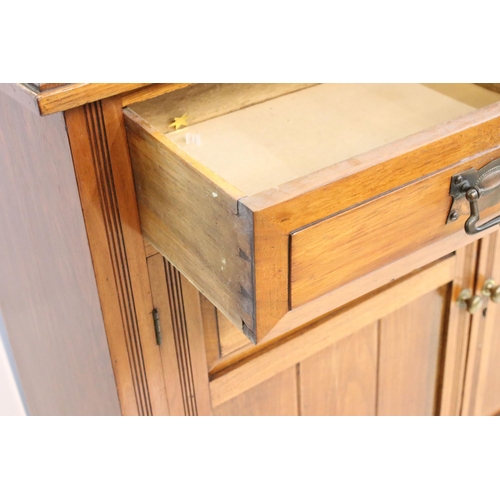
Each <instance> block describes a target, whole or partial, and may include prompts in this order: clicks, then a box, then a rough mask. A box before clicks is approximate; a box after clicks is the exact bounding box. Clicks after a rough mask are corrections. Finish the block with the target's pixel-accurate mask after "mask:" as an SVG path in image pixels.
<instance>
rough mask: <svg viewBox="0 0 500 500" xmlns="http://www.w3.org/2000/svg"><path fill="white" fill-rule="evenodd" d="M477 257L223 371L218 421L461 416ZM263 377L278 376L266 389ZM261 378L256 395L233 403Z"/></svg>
mask: <svg viewBox="0 0 500 500" xmlns="http://www.w3.org/2000/svg"><path fill="white" fill-rule="evenodd" d="M476 250H477V245H476V244H472V245H470V246H469V247H465V248H463V249H460V250H458V251H457V252H456V253H455V255H454V256H453V257H449V258H448V260H442V261H440V262H437V263H435V264H433V265H431V266H428V267H427V268H424V269H423V270H420V271H418V272H415V273H413V274H412V275H409V276H407V277H405V278H404V279H402V280H399V281H398V282H396V283H394V284H392V285H390V286H387V287H384V288H383V289H381V290H378V291H377V292H375V293H373V294H370V295H369V296H367V297H365V298H363V299H361V300H359V301H358V302H356V303H354V304H350V305H349V306H347V307H345V308H343V309H342V310H341V311H340V312H337V313H336V314H334V315H332V316H331V317H330V318H326V319H325V320H322V321H320V322H318V324H316V325H312V326H310V327H308V328H306V329H304V331H303V332H298V333H296V334H295V335H293V336H292V338H291V339H290V341H289V342H288V343H287V342H285V341H282V342H281V344H280V345H279V346H270V347H269V348H268V349H261V351H260V352H261V354H260V356H257V355H256V354H255V355H254V357H252V356H250V357H249V360H247V361H246V362H245V360H244V359H243V360H239V362H238V363H236V367H235V368H234V369H233V370H231V369H230V367H228V366H225V367H224V368H223V369H222V370H221V371H222V375H221V376H220V377H219V376H218V373H217V372H216V371H215V372H214V373H212V377H211V378H212V380H211V383H210V385H211V389H212V393H211V397H212V403H213V404H214V403H215V404H214V414H217V415H236V414H238V415H240V414H248V415H255V414H272V415H276V414H283V415H285V414H286V415H290V414H294V413H293V411H292V410H293V409H294V404H296V414H298V415H309V416H312V415H439V414H444V415H449V414H452V415H453V414H457V413H458V412H459V411H460V404H461V394H462V384H463V378H464V369H465V358H466V356H465V353H466V349H467V342H468V332H469V328H470V320H471V315H470V314H469V313H468V312H467V311H466V310H465V309H461V308H459V307H458V305H457V303H456V298H457V296H458V295H459V293H460V291H461V289H463V288H464V287H467V286H471V283H472V282H473V279H474V269H475V266H474V265H473V259H474V258H475V255H476ZM471 264H472V265H471ZM320 346H322V347H323V348H319V347H320ZM308 354H309V355H308ZM259 358H261V359H260V360H259ZM294 361H295V362H294ZM280 364H281V366H282V367H284V368H286V369H285V370H283V371H282V372H281V371H279V367H280ZM251 368H253V371H252V369H251ZM262 371H266V372H268V373H274V372H277V373H276V374H274V375H273V376H272V377H269V378H268V379H266V381H265V382H263V381H261V377H262ZM231 375H232V376H231ZM245 377H246V378H245ZM252 377H253V379H254V380H255V385H254V386H252V387H251V388H249V389H247V390H241V392H240V393H239V394H237V395H235V396H234V397H231V398H228V397H227V394H228V393H230V394H231V395H232V394H236V393H238V384H239V389H242V388H243V387H246V386H248V385H249V384H250V382H248V380H249V379H252ZM221 378H222V379H225V380H224V382H225V383H222V382H220V383H217V382H218V380H220V379H221ZM285 381H286V382H285ZM257 382H259V383H257ZM245 384H246V385H245ZM250 385H251V384H250ZM223 388H224V390H225V391H227V392H226V393H224V390H223ZM262 401H265V402H266V405H267V406H263V403H262ZM219 402H221V403H219ZM254 405H255V407H254ZM266 412H267V413H266ZM280 412H282V413H280Z"/></svg>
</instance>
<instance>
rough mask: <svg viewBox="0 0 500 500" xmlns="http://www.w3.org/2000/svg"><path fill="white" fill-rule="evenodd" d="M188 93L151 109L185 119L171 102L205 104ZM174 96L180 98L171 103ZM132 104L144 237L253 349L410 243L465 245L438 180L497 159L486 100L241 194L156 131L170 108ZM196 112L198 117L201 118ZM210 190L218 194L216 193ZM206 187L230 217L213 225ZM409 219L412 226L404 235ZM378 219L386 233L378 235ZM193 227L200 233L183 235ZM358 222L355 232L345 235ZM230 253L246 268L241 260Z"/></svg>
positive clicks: (495, 117)
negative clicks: (449, 219) (456, 240)
mask: <svg viewBox="0 0 500 500" xmlns="http://www.w3.org/2000/svg"><path fill="white" fill-rule="evenodd" d="M195 88H198V87H196V86H193V88H190V87H189V88H186V89H182V90H180V91H179V92H180V94H176V93H175V92H174V93H172V96H170V99H167V97H165V98H164V97H162V98H160V99H159V101H158V102H160V100H161V102H162V103H163V105H164V106H167V105H169V103H170V105H172V106H173V107H172V109H175V112H174V111H173V112H174V114H175V113H177V112H181V111H183V112H185V108H183V107H182V106H183V104H182V105H181V104H179V103H187V102H188V101H189V99H188V97H189V95H190V93H192V96H193V103H195V104H196V102H198V101H197V99H198V100H199V101H200V102H201V103H202V104H201V106H203V105H205V104H203V103H205V102H207V99H206V96H204V94H203V92H200V95H201V96H202V97H200V98H198V97H194V95H195V93H196V90H195ZM183 93H184V94H185V97H184V98H180V99H179V100H178V101H176V100H175V99H174V98H173V96H174V95H178V96H182V95H183ZM220 93H222V94H223V92H220ZM183 99H184V100H183ZM228 102H230V99H228ZM176 103H177V104H176ZM195 104H193V106H194V108H193V109H195V108H196V105H195ZM222 104H224V101H222ZM175 105H177V106H180V107H178V108H175ZM228 105H229V104H228ZM138 106H139V107H135V108H134V109H135V110H136V111H138V112H140V113H141V115H142V117H140V116H138V115H137V114H136V113H134V112H133V111H131V110H128V111H127V112H126V114H127V123H128V128H129V137H130V144H131V152H132V159H133V163H134V165H135V167H134V170H135V176H136V183H137V186H138V193H139V205H140V210H141V217H142V222H143V228H144V231H145V233H146V236H147V237H148V239H150V240H151V241H152V242H153V244H154V245H155V246H156V248H158V249H159V250H160V251H161V252H162V254H163V255H165V256H166V257H167V258H168V259H169V260H170V261H171V262H173V263H174V264H175V265H176V266H177V267H178V268H179V269H180V270H181V272H183V273H184V274H185V275H186V276H188V277H189V279H190V280H191V281H192V282H193V283H195V285H196V286H197V287H198V288H199V289H200V290H201V291H202V293H203V294H204V295H206V296H207V298H208V299H209V300H210V301H211V302H212V303H214V304H215V305H216V306H217V308H218V309H220V310H221V311H222V312H223V313H224V314H225V315H226V316H227V317H228V318H229V319H230V320H231V321H232V322H233V323H234V324H235V325H236V326H238V327H239V328H241V327H242V326H243V325H242V323H243V324H244V326H243V330H244V331H245V332H246V334H247V336H249V338H251V339H252V340H255V341H257V342H262V341H263V340H264V339H266V338H272V337H273V336H275V335H277V332H278V331H279V332H283V330H284V328H283V327H282V326H281V325H280V324H279V323H280V322H284V323H286V328H287V329H288V330H289V329H290V328H297V327H298V326H300V323H299V321H302V324H304V323H305V322H307V321H310V320H312V319H314V315H311V316H310V317H304V315H303V314H302V313H301V314H298V315H294V314H290V313H293V311H294V309H295V308H297V307H300V306H304V305H305V304H308V303H309V302H311V301H312V300H315V299H319V298H320V297H322V296H324V295H325V294H327V293H330V292H331V291H332V290H335V289H336V288H338V287H340V286H342V285H344V284H346V283H347V282H348V281H350V280H352V279H353V278H354V279H356V278H360V277H361V276H363V275H366V273H370V272H373V271H375V270H376V269H378V268H379V267H380V266H383V265H386V264H388V263H389V262H391V261H394V260H396V259H398V258H401V257H403V256H404V255H405V254H409V253H411V252H412V251H414V250H415V249H416V248H422V247H424V246H425V245H427V244H429V243H431V242H433V241H437V240H438V239H439V238H444V237H445V236H446V235H448V234H452V233H460V234H461V235H462V236H463V239H464V242H463V244H466V243H467V242H468V240H467V238H466V237H465V235H463V228H462V226H463V219H462V216H461V217H460V218H459V220H458V221H456V222H454V223H452V224H449V225H445V221H446V215H447V210H448V209H449V202H450V198H449V195H448V189H449V178H450V177H451V175H453V174H454V173H457V172H459V171H461V169H465V168H467V167H472V166H482V165H483V164H484V163H486V162H488V161H489V160H490V159H493V158H496V157H498V156H499V155H500V147H499V144H500V133H499V132H498V130H500V127H499V125H500V118H499V115H500V104H498V103H496V104H492V105H490V106H487V107H486V108H483V109H480V110H478V111H475V112H472V113H469V114H467V115H465V116H462V117H459V118H456V119H454V120H453V121H451V122H448V123H446V124H442V125H437V126H435V127H433V128H431V129H429V130H425V131H423V132H420V133H417V134H414V135H412V136H410V137H407V138H405V139H401V140H398V141H396V142H394V143H392V144H389V145H386V146H382V147H380V148H377V149H375V150H373V151H370V152H368V153H365V154H362V155H359V156H357V157H355V158H352V159H350V160H347V161H343V162H340V163H337V164H336V165H333V166H331V167H327V168H323V169H321V170H319V171H317V172H314V173H312V174H310V175H308V176H306V177H302V178H300V179H296V180H294V181H291V182H289V183H286V184H284V185H282V186H280V188H279V189H272V190H268V191H265V192H263V193H260V194H257V195H253V196H248V197H244V196H243V195H242V193H241V192H239V191H238V190H236V189H235V188H234V187H232V186H231V185H230V184H228V183H227V182H226V181H224V180H223V179H222V178H221V177H219V176H218V175H216V174H215V173H213V172H212V171H210V170H208V169H207V168H206V166H204V165H201V164H200V163H199V162H198V161H196V160H195V159H194V158H192V157H191V156H190V155H188V154H187V153H186V152H185V151H183V149H182V148H180V147H179V146H177V145H175V144H174V143H173V142H172V141H169V139H167V138H166V137H165V136H164V135H163V134H161V133H160V130H163V129H168V126H169V124H170V121H171V117H170V118H169V119H168V120H167V122H168V124H167V122H165V123H163V122H162V119H164V118H165V116H167V115H168V116H170V114H171V113H170V111H168V110H165V109H164V108H162V106H158V105H157V106H153V103H152V101H151V102H148V103H142V104H140V105H138ZM230 106H234V107H241V106H242V104H241V103H240V104H237V103H236V104H234V103H230ZM181 108H182V109H181ZM231 109H234V108H231ZM211 110H212V111H211V113H216V114H219V115H220V114H224V113H225V112H226V111H227V110H226V111H224V110H222V111H218V110H217V106H216V105H212V108H211ZM228 110H229V108H228ZM169 113H170V114H169ZM203 113H204V112H202V113H201V114H200V119H205V118H207V117H209V116H211V115H210V113H208V112H207V113H205V114H203ZM196 120H197V118H196V115H195V121H196ZM432 176H435V177H432ZM188 179H189V189H188V188H187V187H186V186H187V185H188V183H187V180H188ZM179 186H182V188H181V189H180V190H179V189H178V187H179ZM220 190H222V191H223V192H224V193H225V194H226V193H227V195H228V198H226V196H225V195H224V196H220V194H219V191H220ZM210 192H212V193H215V194H216V195H217V196H214V198H215V203H216V204H217V203H218V202H220V203H221V207H220V208H221V209H224V210H225V212H226V213H228V212H229V213H233V214H234V215H235V216H234V217H229V218H227V217H226V219H225V220H224V222H219V220H220V216H218V217H216V218H215V217H213V216H212V217H207V214H209V213H212V212H214V211H215V210H216V208H214V207H213V202H214V200H211V199H210V198H209V196H210ZM186 199H187V200H188V201H186ZM234 203H237V207H236V209H235V208H234ZM423 204H425V205H426V206H427V207H432V209H431V210H430V213H427V214H426V215H427V217H422V215H421V211H420V210H418V208H417V207H420V206H422V205H423ZM179 207H181V208H179ZM374 210H375V211H374ZM428 211H429V209H428ZM185 214H189V217H186V216H185ZM461 215H462V214H461ZM216 220H217V222H215V221H216ZM427 220H430V221H431V223H432V224H434V226H432V227H433V230H432V231H427ZM374 221H375V223H376V224H378V226H377V227H375V226H374V224H373V222H374ZM415 222H416V224H417V226H418V228H420V229H419V231H414V230H413V227H414V225H415V224H414V223H415ZM376 224H375V225H376ZM388 224H389V225H390V224H392V225H393V226H394V227H393V228H392V229H394V231H392V230H390V229H391V228H389V230H387V231H385V230H384V229H385V228H386V226H387V225H388ZM201 227H202V228H206V231H205V230H204V231H203V233H202V234H201V235H199V234H197V235H196V236H197V237H196V238H194V236H191V235H194V234H196V228H201ZM359 227H361V229H360V232H361V233H362V235H358V234H356V235H355V236H356V237H355V238H354V237H353V236H354V235H353V232H356V231H357V229H356V228H359ZM391 227H392V226H391ZM409 228H412V229H409ZM363 229H366V230H365V231H364V230H363ZM370 231H371V232H370ZM395 232H396V233H397V234H398V236H397V237H395V236H394V233H395ZM167 234H169V235H170V237H169V238H167V236H166V235H167ZM174 234H175V238H172V235H174ZM206 234H209V235H212V234H216V235H217V236H218V237H219V241H223V242H224V243H223V245H222V247H223V248H228V249H229V252H227V255H224V256H223V257H221V254H220V247H221V245H215V244H214V242H213V241H212V240H211V239H210V238H208V244H205V243H204V242H205V241H206V239H207V236H206ZM338 235H346V236H345V239H346V240H347V243H346V244H342V243H343V242H344V240H342V241H340V242H339V241H337V240H338V238H339V236H338ZM333 236H335V237H333ZM406 236H409V238H406ZM340 237H342V236H340ZM363 237H366V240H363ZM160 240H161V243H160ZM237 240H239V241H238V245H237V247H236V246H235V245H234V242H235V241H237ZM407 240H408V241H407ZM290 242H291V243H290ZM389 243H390V244H389ZM241 244H244V246H245V249H242V247H241ZM373 244H378V245H379V247H378V248H379V249H380V251H379V252H377V251H373V249H372V248H371V247H372V245H373ZM405 245H407V246H405ZM186 249H187V250H186ZM240 249H242V250H243V255H244V256H246V257H247V258H248V259H250V262H242V261H241V255H242V254H241V253H240V251H239V250H240ZM246 250H248V252H247V251H246ZM344 251H345V253H342V252H344ZM187 252H188V253H190V254H191V255H188V256H186V253H187ZM222 259H224V260H225V261H226V262H225V263H224V265H223V266H221V265H220V263H221V262H222ZM221 267H222V271H221ZM194 269H203V271H202V272H196V273H195V272H194V271H193V270H194ZM290 283H291V287H290ZM238 290H239V291H238ZM242 290H243V293H241V291H242ZM247 294H248V295H247ZM323 303H326V302H325V301H323ZM314 308H316V306H314ZM316 309H317V308H316ZM331 309H333V307H332V308H330V310H331ZM327 312H328V310H325V311H324V313H327ZM287 316H288V317H287ZM294 319H296V320H297V322H296V323H294Z"/></svg>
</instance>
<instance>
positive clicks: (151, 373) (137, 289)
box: [66, 98, 168, 415]
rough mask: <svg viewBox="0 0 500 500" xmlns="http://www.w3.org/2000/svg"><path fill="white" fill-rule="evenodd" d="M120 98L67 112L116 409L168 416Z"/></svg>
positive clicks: (133, 412)
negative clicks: (114, 382)
mask: <svg viewBox="0 0 500 500" xmlns="http://www.w3.org/2000/svg"><path fill="white" fill-rule="evenodd" d="M121 109H122V108H121V102H120V99H119V98H115V99H113V98H112V99H110V100H108V101H101V102H98V103H92V104H87V105H85V106H82V107H79V108H75V109H72V110H69V111H67V112H66V125H67V128H68V135H69V138H70V143H71V149H72V154H73V162H74V167H75V172H76V176H77V181H78V186H79V191H80V199H81V205H82V209H83V214H84V220H85V224H86V227H87V234H88V239H89V244H90V248H91V252H92V259H93V263H94V271H95V276H96V280H97V287H98V290H99V296H100V300H101V305H102V310H103V316H104V323H105V326H106V333H107V336H108V342H109V348H110V352H111V356H112V359H113V367H114V371H115V377H116V380H117V387H118V393H119V397H120V403H121V406H122V412H123V413H124V414H126V415H134V414H140V415H150V414H160V415H163V414H165V413H167V411H168V410H167V406H166V397H165V386H164V381H163V376H162V370H161V358H160V354H159V352H158V348H157V346H156V342H155V334H154V328H153V320H152V316H151V312H152V309H153V306H152V300H151V293H150V289H149V281H148V278H147V266H146V256H145V251H144V242H143V239H142V236H141V232H140V222H139V216H138V213H137V205H136V201H135V192H134V184H133V179H132V172H131V168H130V160H129V157H128V151H127V143H126V136H125V129H124V125H123V117H122V111H121Z"/></svg>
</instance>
